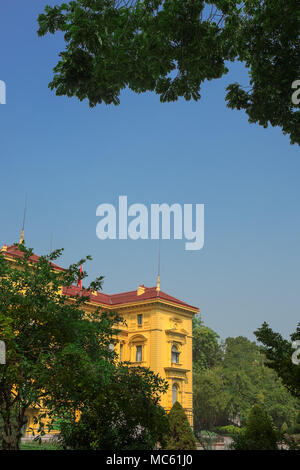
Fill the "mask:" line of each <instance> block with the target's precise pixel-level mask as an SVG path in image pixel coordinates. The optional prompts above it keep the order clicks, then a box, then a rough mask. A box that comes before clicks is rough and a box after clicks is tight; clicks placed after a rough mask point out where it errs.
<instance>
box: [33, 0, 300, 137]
mask: <svg viewBox="0 0 300 470" xmlns="http://www.w3.org/2000/svg"><path fill="white" fill-rule="evenodd" d="M297 9H298V7H297V0H245V1H241V0H235V1H234V0H230V1H228V0H215V1H211V0H206V1H204V0H168V1H166V0H73V1H69V2H66V3H63V4H61V5H58V6H54V7H50V6H47V7H46V9H45V12H44V13H42V14H41V15H40V16H39V18H38V22H39V30H38V34H39V35H40V36H43V35H45V34H47V33H51V34H54V33H56V32H57V31H62V32H63V34H64V39H65V44H66V48H65V50H64V51H62V52H61V53H60V61H59V62H58V64H57V65H56V67H55V68H54V76H53V80H52V81H51V83H50V84H49V86H50V88H51V89H52V90H56V94H57V95H66V96H69V97H71V96H76V97H77V98H79V99H80V100H84V99H86V98H87V99H88V100H89V103H90V106H96V105H97V104H98V103H102V102H103V103H106V104H111V103H114V104H119V103H120V92H121V90H122V89H124V88H125V87H128V88H130V89H131V90H133V91H134V92H136V93H142V92H145V91H154V92H155V93H157V94H158V95H159V96H160V100H161V101H162V102H168V101H175V100H177V99H178V98H180V97H184V99H186V100H190V99H194V100H199V99H200V97H201V95H200V90H201V86H202V84H203V82H204V81H205V80H212V79H217V78H220V77H222V76H223V75H224V74H226V73H227V72H228V67H227V66H228V63H229V61H234V60H238V61H240V62H242V63H243V64H244V65H245V66H246V68H247V69H248V72H249V86H248V89H247V88H246V89H245V87H244V86H242V85H240V84H239V83H233V84H231V85H230V86H229V87H228V88H227V92H228V93H227V95H226V100H227V104H228V106H229V107H230V108H233V109H244V110H245V111H246V113H247V114H248V117H249V122H258V123H259V124H260V125H262V126H264V127H267V125H268V124H271V125H272V126H280V127H281V128H282V131H283V132H284V133H285V134H288V135H290V139H291V142H292V143H295V142H297V143H298V144H299V143H300V130H299V129H300V125H299V124H300V111H299V106H298V105H295V104H293V102H292V99H291V97H292V92H293V90H292V89H291V86H292V83H293V82H294V81H295V80H296V79H297V78H299V77H300V70H299V64H300V58H299V18H298V15H297V14H296V12H297ZM246 85H247V84H246Z"/></svg>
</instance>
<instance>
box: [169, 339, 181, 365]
mask: <svg viewBox="0 0 300 470" xmlns="http://www.w3.org/2000/svg"><path fill="white" fill-rule="evenodd" d="M179 354H180V353H179V352H178V349H177V346H175V344H173V346H172V353H171V362H172V363H175V364H178V362H179Z"/></svg>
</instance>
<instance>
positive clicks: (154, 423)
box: [60, 364, 168, 451]
mask: <svg viewBox="0 0 300 470" xmlns="http://www.w3.org/2000/svg"><path fill="white" fill-rule="evenodd" d="M165 391H166V383H165V381H164V380H163V379H161V378H159V377H158V375H156V374H154V373H153V372H151V371H150V370H148V369H144V368H141V367H134V368H128V367H127V366H126V365H124V364H119V365H118V366H116V369H115V371H114V375H113V376H112V378H111V381H110V383H109V384H108V386H107V387H106V388H105V390H97V389H96V390H95V394H94V396H92V397H91V399H90V400H88V401H86V402H85V406H84V409H83V411H82V414H81V416H80V419H79V420H76V419H75V417H74V416H72V415H70V414H69V416H68V415H67V414H65V416H64V419H63V421H62V422H61V425H60V431H61V442H62V444H63V447H64V448H65V449H75V450H118V451H120V450H132V449H134V450H150V449H154V448H155V446H156V444H157V443H158V442H159V443H160V445H162V446H163V445H164V436H165V435H166V434H167V433H168V419H167V417H166V413H165V410H164V409H163V408H162V407H161V406H159V397H160V395H161V394H162V393H164V392H165Z"/></svg>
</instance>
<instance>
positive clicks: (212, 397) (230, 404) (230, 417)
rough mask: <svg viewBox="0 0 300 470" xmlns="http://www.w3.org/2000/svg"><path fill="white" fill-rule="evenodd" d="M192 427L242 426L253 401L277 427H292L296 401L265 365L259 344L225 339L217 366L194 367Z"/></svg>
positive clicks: (296, 405)
mask: <svg viewBox="0 0 300 470" xmlns="http://www.w3.org/2000/svg"><path fill="white" fill-rule="evenodd" d="M193 393H194V428H195V430H196V432H197V433H199V432H200V431H201V430H204V429H205V430H213V429H214V427H215V426H224V425H227V424H235V425H243V424H244V423H246V421H247V418H248V416H249V413H250V411H251V409H252V407H253V406H254V405H255V404H260V405H263V406H264V408H265V409H266V411H267V412H268V414H269V415H270V416H271V417H272V419H273V422H274V424H275V425H276V427H277V428H281V426H282V424H283V423H284V422H286V423H287V424H288V425H289V426H293V425H294V422H295V417H296V413H297V409H298V408H299V401H298V400H297V398H294V397H293V396H292V395H291V394H290V393H289V391H288V390H287V389H286V387H285V386H284V385H283V383H282V380H281V378H280V377H279V376H278V374H277V373H276V371H274V370H271V369H270V368H269V367H268V361H267V360H266V357H265V354H264V353H263V352H262V351H261V350H260V348H259V346H258V345H257V344H255V343H254V342H251V341H249V340H248V339H247V338H245V337H237V338H227V339H226V341H225V344H224V353H223V357H222V359H221V361H219V362H218V365H217V366H214V367H212V368H210V369H206V370H201V369H200V368H195V369H194V378H193Z"/></svg>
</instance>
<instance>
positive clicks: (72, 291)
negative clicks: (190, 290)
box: [63, 286, 198, 310]
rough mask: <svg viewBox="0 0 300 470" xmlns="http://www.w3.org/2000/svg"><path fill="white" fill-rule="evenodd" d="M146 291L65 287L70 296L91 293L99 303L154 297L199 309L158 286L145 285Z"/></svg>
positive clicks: (106, 303) (113, 303)
mask: <svg viewBox="0 0 300 470" xmlns="http://www.w3.org/2000/svg"><path fill="white" fill-rule="evenodd" d="M144 289H145V292H144V293H143V294H140V295H137V290H132V291H128V292H121V293H120V294H112V295H108V294H104V293H102V292H97V294H91V293H89V292H88V291H86V290H82V291H81V290H80V288H79V287H77V286H71V287H69V288H65V289H63V293H64V294H65V295H70V296H73V295H74V296H75V295H78V294H79V295H80V293H82V294H83V295H84V294H86V295H90V300H91V301H92V302H96V303H99V304H102V305H103V304H104V305H111V306H113V305H115V306H120V305H123V304H129V303H136V302H144V301H145V300H154V299H161V300H166V301H168V302H173V303H175V304H179V305H181V306H182V307H188V308H193V309H197V310H198V308H197V307H193V306H192V305H189V304H187V303H185V302H182V301H181V300H179V299H176V297H172V296H171V295H169V294H166V293H165V292H163V291H159V292H158V291H157V290H156V287H144Z"/></svg>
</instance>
